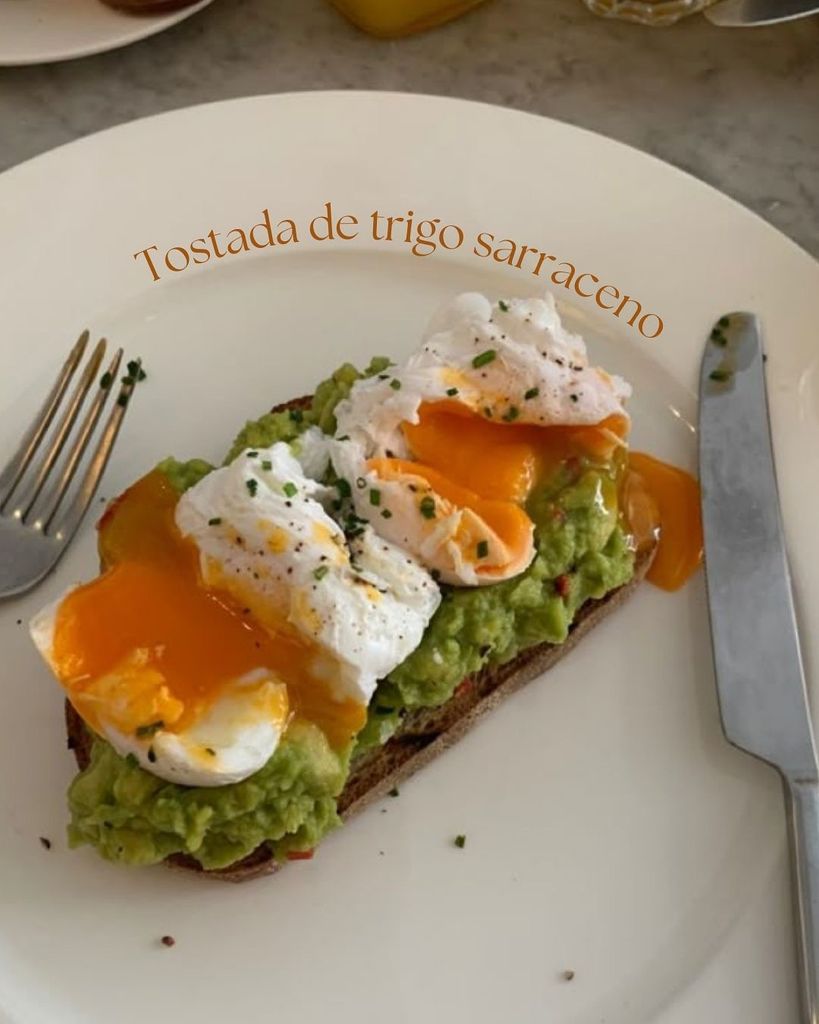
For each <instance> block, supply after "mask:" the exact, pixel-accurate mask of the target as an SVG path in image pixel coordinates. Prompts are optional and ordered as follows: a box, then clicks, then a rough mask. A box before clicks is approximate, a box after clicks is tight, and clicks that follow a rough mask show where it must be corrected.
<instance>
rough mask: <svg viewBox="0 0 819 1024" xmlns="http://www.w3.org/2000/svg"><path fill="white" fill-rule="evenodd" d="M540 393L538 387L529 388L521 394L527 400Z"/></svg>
mask: <svg viewBox="0 0 819 1024" xmlns="http://www.w3.org/2000/svg"><path fill="white" fill-rule="evenodd" d="M539 394H540V388H529V390H528V391H527V392H526V394H525V395H524V396H523V398H524V400H525V401H527V402H528V401H529V399H530V398H537V396H538V395H539Z"/></svg>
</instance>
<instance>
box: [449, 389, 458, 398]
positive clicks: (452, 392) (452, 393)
mask: <svg viewBox="0 0 819 1024" xmlns="http://www.w3.org/2000/svg"><path fill="white" fill-rule="evenodd" d="M446 393H447V394H448V395H449V397H450V398H453V397H454V396H455V395H457V394H458V389H457V388H447V389H446Z"/></svg>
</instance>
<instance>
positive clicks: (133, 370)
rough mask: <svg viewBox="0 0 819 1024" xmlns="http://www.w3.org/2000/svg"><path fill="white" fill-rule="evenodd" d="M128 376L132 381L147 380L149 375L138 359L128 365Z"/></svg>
mask: <svg viewBox="0 0 819 1024" xmlns="http://www.w3.org/2000/svg"><path fill="white" fill-rule="evenodd" d="M128 376H129V377H130V378H131V380H132V381H134V382H136V381H140V380H145V378H146V377H147V376H148V374H147V373H146V372H145V371H144V370H143V369H142V363H140V361H139V360H138V359H132V360H131V362H130V363H128Z"/></svg>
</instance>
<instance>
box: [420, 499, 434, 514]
mask: <svg viewBox="0 0 819 1024" xmlns="http://www.w3.org/2000/svg"><path fill="white" fill-rule="evenodd" d="M418 508H419V510H420V512H421V515H422V516H423V517H424V519H434V518H435V499H434V498H432V497H430V495H427V496H426V497H425V498H421V502H420V504H419V505H418Z"/></svg>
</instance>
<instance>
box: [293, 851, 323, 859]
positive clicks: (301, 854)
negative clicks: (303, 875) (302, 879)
mask: <svg viewBox="0 0 819 1024" xmlns="http://www.w3.org/2000/svg"><path fill="white" fill-rule="evenodd" d="M315 852H316V851H315V850H288V851H287V859H288V860H312V859H313V854H314V853H315Z"/></svg>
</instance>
